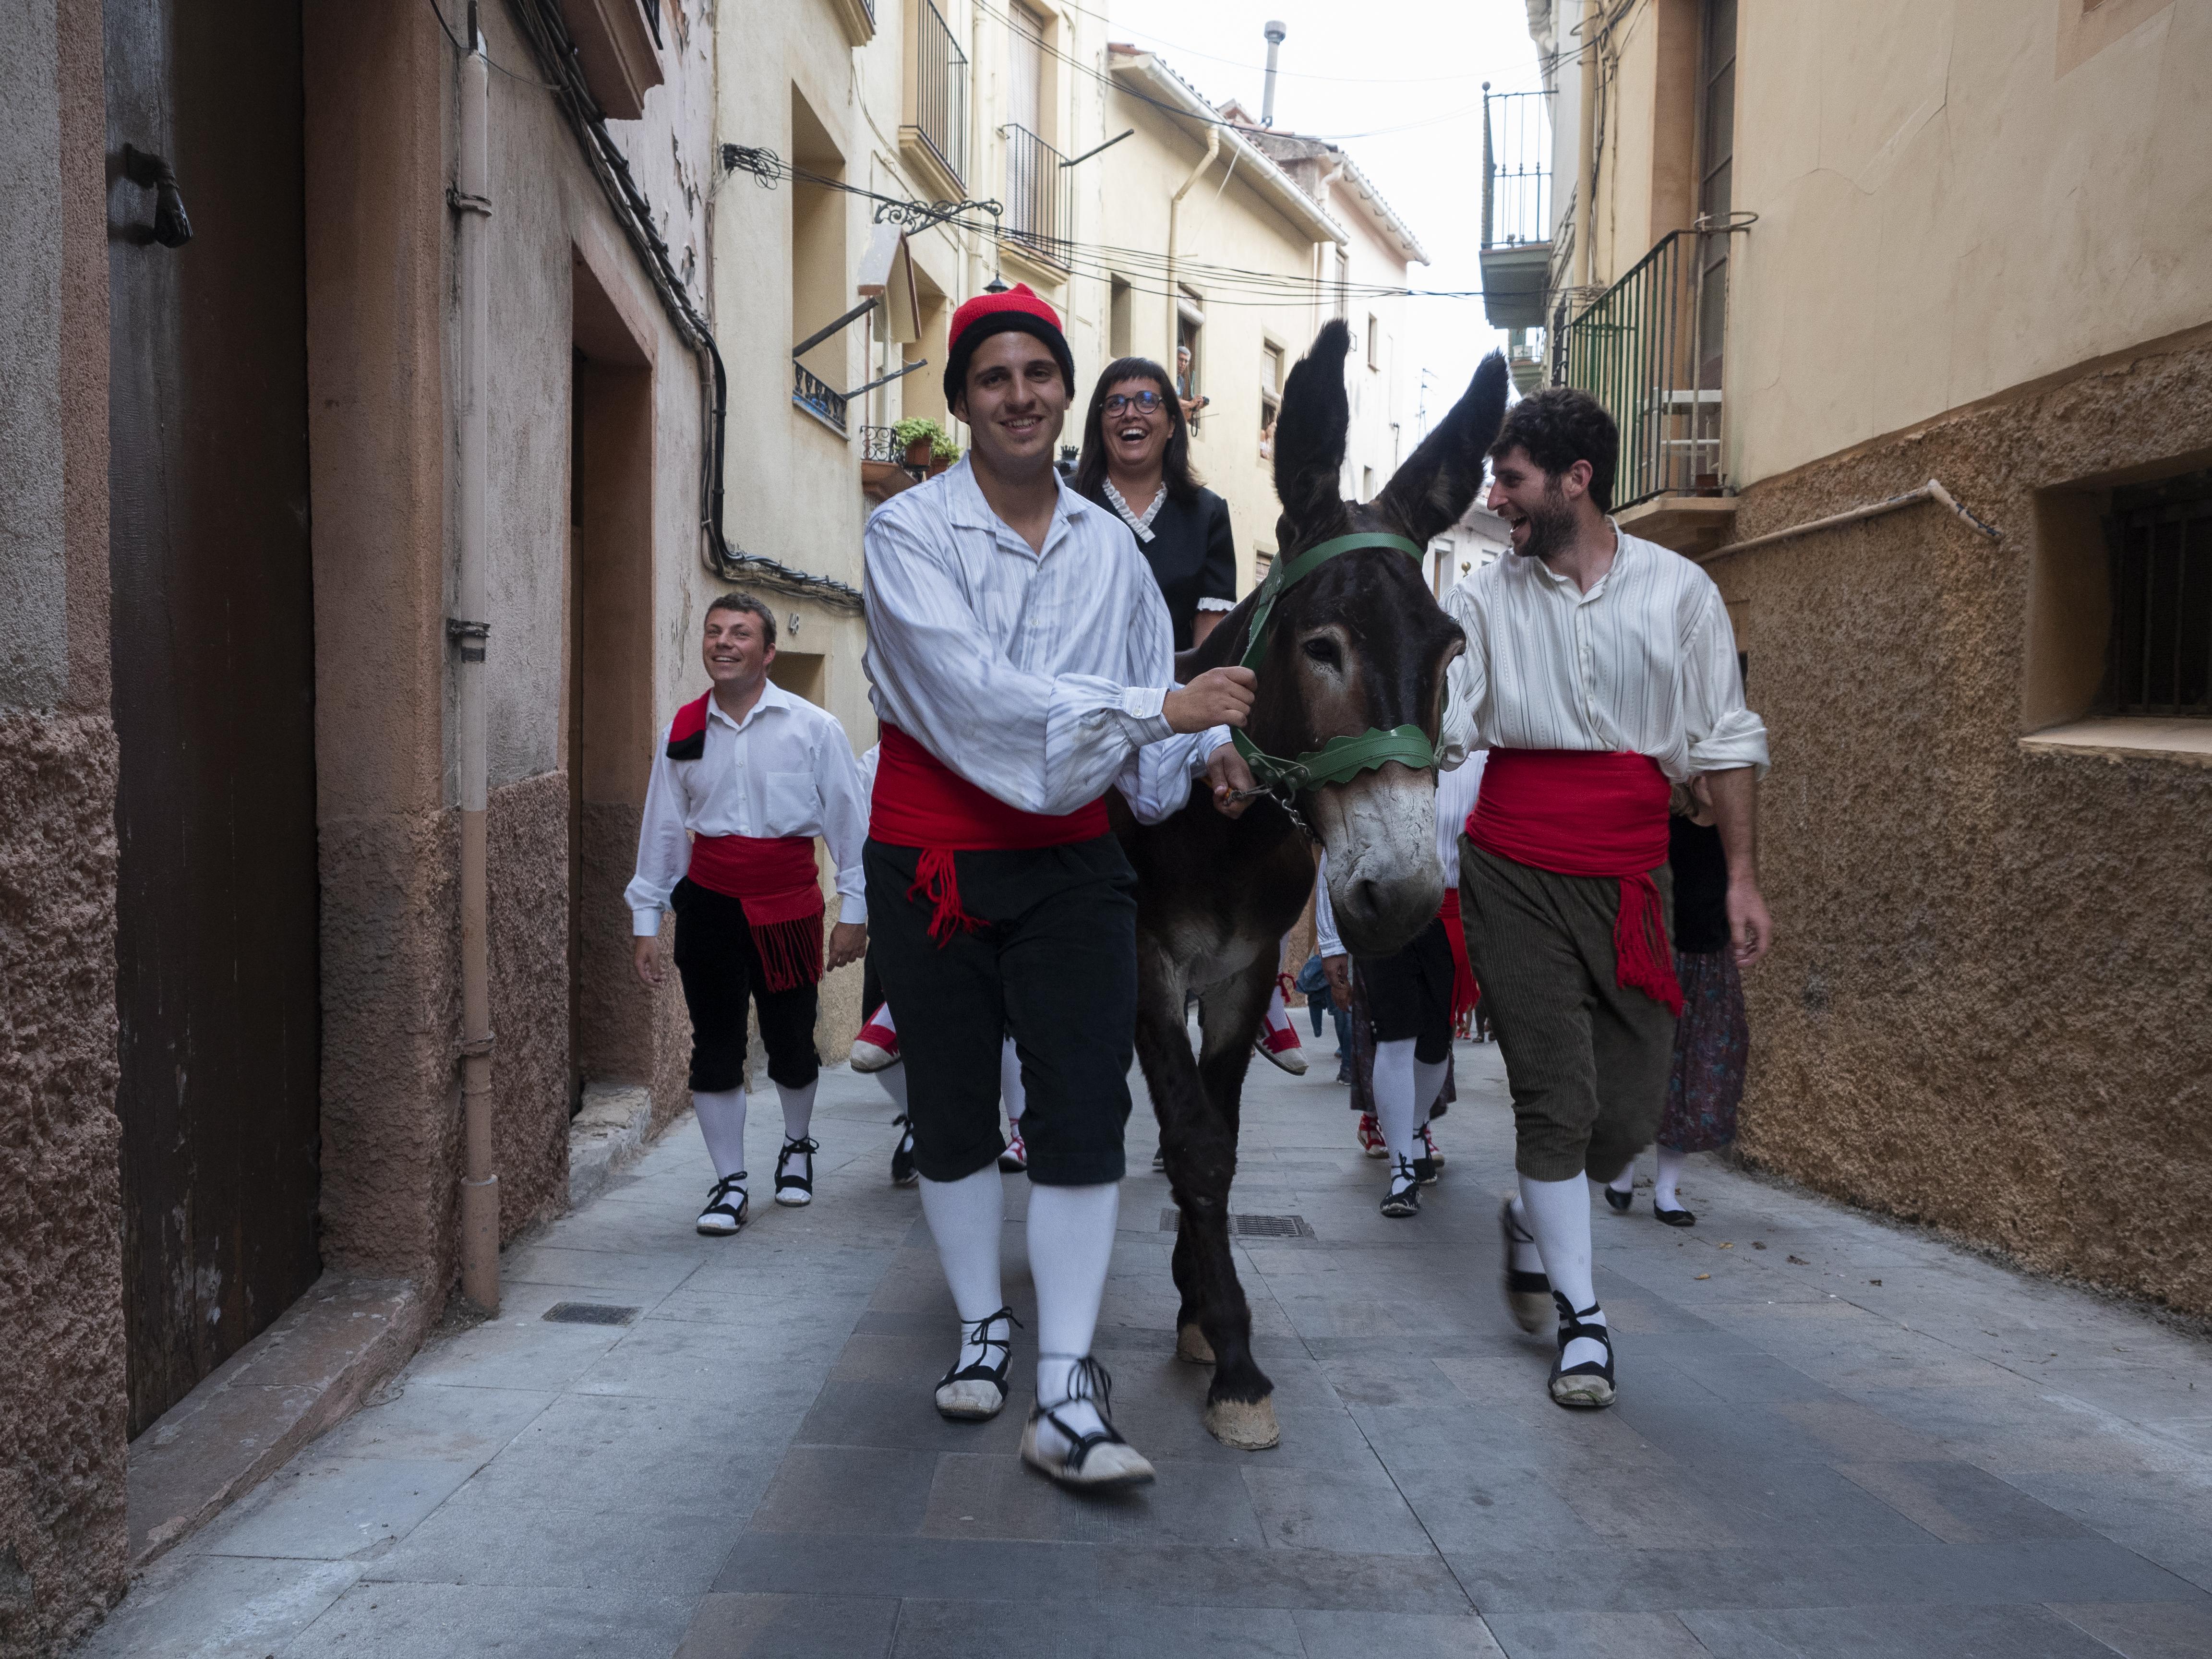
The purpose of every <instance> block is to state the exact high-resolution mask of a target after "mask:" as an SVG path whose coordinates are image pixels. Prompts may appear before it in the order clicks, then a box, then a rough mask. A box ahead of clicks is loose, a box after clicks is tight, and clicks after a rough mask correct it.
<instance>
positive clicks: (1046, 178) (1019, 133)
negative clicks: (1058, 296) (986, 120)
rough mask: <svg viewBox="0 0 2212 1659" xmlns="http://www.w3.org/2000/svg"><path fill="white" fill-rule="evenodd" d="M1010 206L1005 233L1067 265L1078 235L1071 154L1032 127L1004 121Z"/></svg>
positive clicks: (1041, 255)
mask: <svg viewBox="0 0 2212 1659" xmlns="http://www.w3.org/2000/svg"><path fill="white" fill-rule="evenodd" d="M999 136H1000V137H1002V138H1004V139H1005V140H1006V216H1005V217H1004V218H1002V219H1000V221H999V227H1000V234H1001V235H1003V236H1006V237H1008V238H1010V239H1011V240H1013V241H1016V242H1018V243H1019V244H1021V246H1023V247H1024V248H1026V249H1028V250H1029V251H1030V252H1031V253H1033V254H1035V255H1036V257H1037V258H1041V259H1044V260H1048V261H1049V262H1050V263H1051V264H1055V265H1058V266H1059V267H1060V269H1061V270H1066V269H1067V267H1068V258H1069V255H1070V253H1071V252H1072V251H1073V242H1074V240H1075V181H1074V175H1073V174H1072V173H1069V171H1068V169H1067V159H1066V157H1065V156H1063V155H1061V154H1060V152H1059V151H1058V150H1056V149H1054V148H1053V147H1052V146H1051V145H1050V144H1048V143H1045V141H1044V140H1043V139H1042V138H1040V137H1037V136H1036V134H1035V133H1034V132H1031V131H1030V130H1029V129H1028V128H1027V127H1018V126H1012V125H1008V126H1004V127H1001V128H1000V129H999Z"/></svg>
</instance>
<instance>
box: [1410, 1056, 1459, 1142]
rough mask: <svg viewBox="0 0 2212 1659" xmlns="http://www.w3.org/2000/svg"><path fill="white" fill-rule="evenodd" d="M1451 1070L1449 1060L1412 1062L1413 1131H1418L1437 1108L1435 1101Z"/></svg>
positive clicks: (1441, 1094) (1440, 1094) (1442, 1089)
mask: <svg viewBox="0 0 2212 1659" xmlns="http://www.w3.org/2000/svg"><path fill="white" fill-rule="evenodd" d="M1450 1071H1451V1061H1450V1060H1436V1061H1434V1062H1431V1061H1429V1060H1415V1061H1414V1062H1413V1133H1415V1134H1419V1133H1420V1132H1421V1130H1422V1129H1423V1127H1425V1126H1426V1125H1427V1123H1428V1121H1429V1114H1430V1113H1431V1112H1433V1111H1434V1110H1436V1109H1437V1101H1438V1099H1440V1098H1441V1097H1443V1091H1444V1079H1445V1077H1446V1076H1447V1075H1448V1074H1449V1073H1450Z"/></svg>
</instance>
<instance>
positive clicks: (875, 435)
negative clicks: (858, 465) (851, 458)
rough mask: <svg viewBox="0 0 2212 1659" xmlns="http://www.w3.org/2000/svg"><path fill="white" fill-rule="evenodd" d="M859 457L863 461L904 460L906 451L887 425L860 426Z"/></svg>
mask: <svg viewBox="0 0 2212 1659" xmlns="http://www.w3.org/2000/svg"><path fill="white" fill-rule="evenodd" d="M860 459H862V460H864V461H897V462H904V461H905V459H906V451H905V449H904V448H903V447H901V445H900V443H899V441H898V440H897V439H896V437H894V436H893V435H892V434H891V428H889V427H887V426H864V427H862V428H860Z"/></svg>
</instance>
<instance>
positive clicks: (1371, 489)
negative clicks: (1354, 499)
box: [1359, 466, 1375, 501]
mask: <svg viewBox="0 0 2212 1659" xmlns="http://www.w3.org/2000/svg"><path fill="white" fill-rule="evenodd" d="M1359 499H1360V500H1361V501H1373V500H1374V499H1375V469H1374V468H1373V467H1371V466H1363V467H1361V468H1360V469H1359Z"/></svg>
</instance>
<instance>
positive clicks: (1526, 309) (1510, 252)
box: [1482, 82, 1553, 328]
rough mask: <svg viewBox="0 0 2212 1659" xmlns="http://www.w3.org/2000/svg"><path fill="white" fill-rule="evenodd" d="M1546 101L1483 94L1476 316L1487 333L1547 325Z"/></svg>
mask: <svg viewBox="0 0 2212 1659" xmlns="http://www.w3.org/2000/svg"><path fill="white" fill-rule="evenodd" d="M1552 96H1553V94H1550V93H1548V92H1507V93H1493V92H1492V91H1491V90H1490V83H1489V82H1484V83H1483V91H1482V308H1483V312H1484V314H1485V315H1486V316H1487V317H1488V318H1489V319H1490V325H1491V326H1492V328H1540V327H1541V326H1542V325H1544V324H1545V323H1546V322H1547V321H1548V320H1549V319H1548V317H1547V315H1546V313H1547V311H1548V310H1549V309H1550V302H1549V295H1548V289H1549V287H1550V283H1551V270H1552V101H1551V100H1552Z"/></svg>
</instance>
